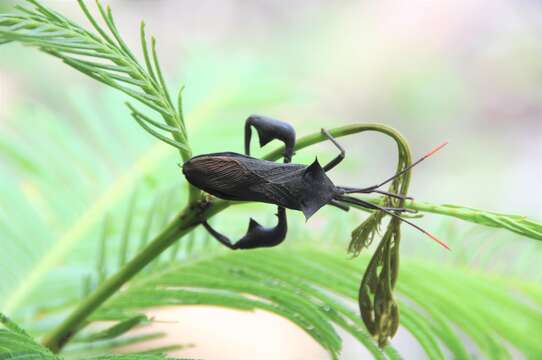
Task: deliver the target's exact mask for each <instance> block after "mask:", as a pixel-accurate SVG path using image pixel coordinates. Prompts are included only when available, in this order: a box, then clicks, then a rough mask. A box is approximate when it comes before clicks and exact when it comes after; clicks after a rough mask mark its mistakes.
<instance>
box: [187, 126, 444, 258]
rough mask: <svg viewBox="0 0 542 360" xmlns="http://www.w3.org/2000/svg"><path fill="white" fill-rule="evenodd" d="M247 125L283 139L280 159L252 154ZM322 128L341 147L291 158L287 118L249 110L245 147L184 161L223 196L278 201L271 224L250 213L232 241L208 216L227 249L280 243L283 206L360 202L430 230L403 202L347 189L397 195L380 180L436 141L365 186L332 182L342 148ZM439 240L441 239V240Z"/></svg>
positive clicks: (197, 182)
mask: <svg viewBox="0 0 542 360" xmlns="http://www.w3.org/2000/svg"><path fill="white" fill-rule="evenodd" d="M251 126H254V127H255V128H256V130H257V131H258V135H259V138H260V145H261V146H264V145H265V144H267V143H268V142H270V141H271V140H273V139H279V140H282V141H283V142H284V143H285V150H284V154H283V155H284V163H283V164H281V163H276V162H272V161H267V160H261V159H256V158H253V157H251V156H249V155H250V138H251ZM322 133H323V134H324V135H325V136H327V137H328V138H329V140H330V141H331V142H332V143H333V144H334V145H335V146H336V147H337V148H338V149H339V150H340V153H339V155H338V156H337V157H336V158H335V159H333V160H331V161H330V162H329V163H328V164H326V165H325V166H321V165H320V164H319V162H318V160H317V159H316V160H315V161H314V162H313V163H312V164H311V165H308V166H307V165H302V164H292V163H290V161H291V158H292V155H293V149H294V145H295V131H294V129H293V128H292V127H291V126H290V125H289V124H287V123H284V122H282V121H279V120H275V119H270V118H266V117H260V116H251V117H249V118H248V119H247V121H246V126H245V153H246V155H242V154H238V153H234V152H220V153H212V154H205V155H199V156H195V157H193V158H192V159H190V160H188V161H186V162H185V163H184V164H183V173H184V175H185V177H186V179H187V180H188V181H189V182H190V183H191V184H192V185H194V186H196V187H198V188H200V189H202V190H204V191H206V192H208V193H210V194H212V195H214V196H216V197H219V198H222V199H225V200H234V201H256V202H262V203H268V204H274V205H277V206H278V212H277V216H278V224H277V225H276V226H275V227H273V228H264V227H263V226H261V225H260V224H258V223H257V222H256V221H255V220H254V219H250V223H249V228H248V230H247V233H246V235H245V236H244V237H243V238H241V239H240V240H239V241H238V242H236V243H232V242H231V241H230V240H229V239H228V238H227V237H226V236H224V235H222V234H220V233H219V232H217V231H216V230H214V229H213V228H212V227H211V226H210V225H209V224H208V223H207V222H206V221H204V222H203V225H204V226H205V228H206V229H207V230H208V231H209V232H210V234H211V235H212V236H213V237H215V238H216V239H217V240H219V241H220V242H221V243H223V244H224V245H226V246H227V247H229V248H231V249H251V248H257V247H270V246H275V245H278V244H280V243H281V242H282V241H283V240H284V238H285V237H286V232H287V221H286V211H285V208H288V209H292V210H299V211H302V212H303V214H304V215H305V218H306V219H309V218H310V217H311V216H312V215H313V214H314V213H315V212H317V211H318V210H319V209H320V208H322V207H323V206H324V205H332V206H336V207H339V208H341V209H343V210H348V208H349V207H348V205H349V204H353V205H358V206H362V207H365V208H368V209H375V210H381V211H384V212H386V213H387V214H389V215H391V216H394V217H398V218H399V219H401V220H402V221H404V222H406V223H408V224H409V225H411V226H413V227H415V228H416V229H418V230H420V231H422V232H424V233H425V234H427V235H429V236H430V237H432V238H433V239H435V240H436V241H439V240H438V239H436V238H435V237H434V236H433V235H431V234H429V233H428V232H426V231H425V230H423V229H421V228H420V227H418V226H417V225H415V224H413V223H411V222H410V221H408V220H406V219H404V218H402V217H400V216H399V215H398V213H401V212H408V211H409V210H407V209H404V208H387V207H380V206H378V205H374V204H372V203H370V202H367V201H364V200H361V199H358V198H355V197H352V196H349V195H348V194H351V193H372V192H376V193H380V194H384V195H387V196H391V197H396V198H403V197H402V196H401V195H398V194H392V193H388V192H385V191H382V190H379V188H380V187H381V186H383V185H384V184H386V183H388V182H390V181H391V180H393V179H394V178H396V177H397V176H400V175H402V174H403V173H404V172H406V171H408V170H409V169H410V168H411V167H412V166H414V165H416V164H418V163H419V162H421V161H422V160H424V159H425V158H427V157H428V156H429V155H431V154H432V153H434V152H435V151H436V150H438V149H439V148H440V147H442V146H443V145H444V144H443V145H441V146H440V147H438V148H436V149H435V150H433V151H432V152H430V153H429V154H427V155H426V156H424V157H422V158H421V159H420V160H418V161H416V162H415V163H413V164H412V165H411V166H409V167H408V168H406V169H404V170H403V171H401V172H400V173H398V174H396V175H394V176H392V177H390V178H389V179H387V180H385V181H383V182H382V183H380V184H377V185H374V186H370V187H366V188H350V187H342V186H336V185H334V184H333V182H332V181H331V180H330V179H329V177H328V176H327V174H326V172H327V171H329V170H331V169H333V168H334V167H335V166H336V165H338V164H339V163H340V162H341V161H342V160H343V159H344V156H345V151H344V149H343V148H342V147H341V145H339V143H337V141H336V140H335V139H334V138H333V137H332V136H331V135H330V134H329V133H328V132H327V131H325V130H323V129H322ZM439 242H440V241H439Z"/></svg>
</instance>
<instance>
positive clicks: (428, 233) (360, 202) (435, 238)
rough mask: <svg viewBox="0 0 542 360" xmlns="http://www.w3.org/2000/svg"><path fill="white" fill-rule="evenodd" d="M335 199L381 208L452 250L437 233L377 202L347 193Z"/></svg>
mask: <svg viewBox="0 0 542 360" xmlns="http://www.w3.org/2000/svg"><path fill="white" fill-rule="evenodd" d="M335 199H336V200H339V201H342V202H345V203H347V204H353V205H359V206H362V207H364V208H367V209H375V210H380V211H382V212H385V213H386V214H388V215H390V216H392V217H394V218H397V219H399V220H401V221H403V222H405V223H407V224H408V225H410V226H412V227H413V228H415V229H417V230H418V231H421V232H422V233H424V234H425V235H427V236H429V237H430V238H431V239H433V240H434V241H436V242H437V243H439V244H440V245H441V246H443V247H444V248H446V249H447V250H450V247H449V246H448V245H447V244H446V243H445V242H444V241H442V240H440V239H439V238H437V237H436V236H435V235H433V234H431V233H430V232H429V231H427V230H424V229H422V228H421V227H419V226H418V225H416V224H414V223H413V222H411V221H408V220H407V219H405V218H402V217H401V216H399V215H397V214H395V213H394V212H392V211H390V210H387V209H385V208H383V207H382V206H380V205H376V204H373V203H370V202H368V201H365V200H362V199H358V198H355V197H352V196H347V195H337V196H336V197H335Z"/></svg>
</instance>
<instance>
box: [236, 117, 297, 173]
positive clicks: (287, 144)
mask: <svg viewBox="0 0 542 360" xmlns="http://www.w3.org/2000/svg"><path fill="white" fill-rule="evenodd" d="M252 126H254V128H256V131H258V135H259V138H260V146H265V145H266V144H267V143H269V142H270V141H271V140H273V139H278V140H281V141H282V142H284V162H285V163H289V162H290V161H292V156H293V154H294V146H295V130H294V128H293V127H292V125H290V124H288V123H285V122H284V121H280V120H276V119H272V118H269V117H265V116H258V115H251V116H250V117H249V118H248V119H247V120H246V122H245V154H246V155H250V139H251V137H252V128H251V127H252Z"/></svg>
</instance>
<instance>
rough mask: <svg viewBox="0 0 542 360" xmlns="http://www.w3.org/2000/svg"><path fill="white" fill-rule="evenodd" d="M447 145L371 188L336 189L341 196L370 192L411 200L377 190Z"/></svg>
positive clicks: (441, 145) (444, 143) (444, 144)
mask: <svg viewBox="0 0 542 360" xmlns="http://www.w3.org/2000/svg"><path fill="white" fill-rule="evenodd" d="M447 144H448V142H447V141H446V142H443V143H442V144H440V145H439V146H437V147H435V148H434V149H433V150H431V151H429V152H428V153H427V154H425V155H424V156H422V157H421V158H419V159H418V160H416V161H414V162H413V163H412V164H410V165H409V166H407V167H406V168H404V169H403V170H401V171H399V172H398V173H397V174H395V175H393V176H391V177H389V178H387V179H386V180H384V181H382V182H381V183H380V184H377V185H373V186H369V187H366V188H350V187H338V189H339V190H340V191H341V192H342V193H343V194H353V193H371V192H376V193H379V194H383V195H387V196H391V197H395V198H399V199H412V198H410V197H407V196H402V195H399V194H394V193H389V192H387V191H383V190H378V188H379V187H381V186H384V185H386V184H387V183H389V182H390V181H393V180H394V179H396V178H398V177H399V176H401V175H403V174H404V173H406V172H407V171H409V170H410V169H412V168H413V167H414V166H416V165H418V164H419V163H421V162H422V161H424V160H425V159H427V158H428V157H430V156H431V155H433V154H434V153H436V152H437V151H439V150H440V149H442V148H443V147H444V146H446V145H447Z"/></svg>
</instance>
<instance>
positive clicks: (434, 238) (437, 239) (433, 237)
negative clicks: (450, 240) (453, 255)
mask: <svg viewBox="0 0 542 360" xmlns="http://www.w3.org/2000/svg"><path fill="white" fill-rule="evenodd" d="M425 233H426V234H427V236H429V237H430V238H431V239H433V240H435V241H436V242H437V243H439V244H440V245H441V246H442V247H444V248H445V249H446V250H448V251H451V250H450V247H449V246H448V245H447V244H446V243H445V242H444V241H442V240H440V239H439V238H437V237H436V236H435V235H433V234H431V233H430V232H427V231H426V232H425Z"/></svg>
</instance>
